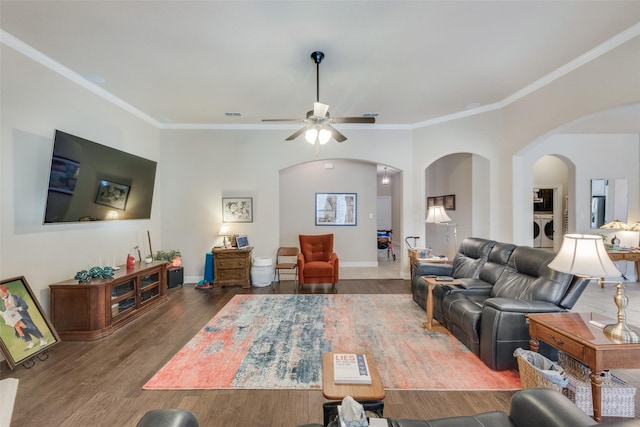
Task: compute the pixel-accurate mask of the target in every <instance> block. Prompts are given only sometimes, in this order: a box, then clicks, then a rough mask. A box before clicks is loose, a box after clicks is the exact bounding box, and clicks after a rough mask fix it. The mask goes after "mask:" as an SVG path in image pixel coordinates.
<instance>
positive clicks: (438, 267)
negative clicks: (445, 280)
mask: <svg viewBox="0 0 640 427" xmlns="http://www.w3.org/2000/svg"><path fill="white" fill-rule="evenodd" d="M452 272H453V266H452V265H451V264H436V263H429V262H418V263H416V264H415V265H414V266H413V277H420V276H429V275H433V276H451V273H452Z"/></svg>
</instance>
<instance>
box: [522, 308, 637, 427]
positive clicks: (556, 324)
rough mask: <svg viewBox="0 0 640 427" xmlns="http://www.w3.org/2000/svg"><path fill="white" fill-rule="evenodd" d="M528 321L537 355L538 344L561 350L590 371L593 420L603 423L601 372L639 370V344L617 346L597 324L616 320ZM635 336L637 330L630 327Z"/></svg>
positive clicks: (579, 316)
mask: <svg viewBox="0 0 640 427" xmlns="http://www.w3.org/2000/svg"><path fill="white" fill-rule="evenodd" d="M527 318H528V319H529V335H530V336H531V340H530V341H529V344H530V346H531V350H532V351H535V352H537V351H538V347H539V341H544V342H546V343H547V344H549V345H551V346H552V347H554V348H557V349H558V350H561V351H563V352H565V353H567V354H568V355H570V356H571V357H573V358H574V359H576V360H577V361H579V362H581V363H584V364H585V365H587V366H588V367H589V369H591V374H590V375H589V377H590V378H591V396H592V398H593V419H594V420H596V421H597V422H600V421H601V420H602V377H601V374H602V371H605V370H608V369H636V368H640V343H636V344H633V343H617V342H614V341H612V340H611V339H610V338H608V337H607V336H605V335H604V333H603V331H602V328H600V327H598V326H595V325H593V324H592V323H590V321H595V322H599V323H600V324H604V325H607V324H611V323H615V320H613V319H610V318H608V317H605V316H602V315H599V314H597V313H567V312H562V313H537V314H529V315H527ZM631 328H632V329H634V330H635V331H637V332H640V329H638V328H635V327H631Z"/></svg>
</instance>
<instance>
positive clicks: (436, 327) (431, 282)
mask: <svg viewBox="0 0 640 427" xmlns="http://www.w3.org/2000/svg"><path fill="white" fill-rule="evenodd" d="M422 280H424V281H425V282H426V283H427V301H426V304H425V306H426V307H427V320H426V322H424V323H423V324H422V325H423V326H424V327H425V328H426V329H428V330H430V331H433V332H437V331H446V330H447V328H445V327H444V326H443V325H441V324H440V322H438V321H437V320H434V319H433V288H434V287H435V286H436V285H460V284H461V283H460V282H459V281H457V280H455V279H454V280H449V281H446V282H445V281H441V280H437V277H428V276H422Z"/></svg>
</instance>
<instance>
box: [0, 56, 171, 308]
mask: <svg viewBox="0 0 640 427" xmlns="http://www.w3.org/2000/svg"><path fill="white" fill-rule="evenodd" d="M0 49H1V50H0V55H1V56H2V69H1V74H2V75H1V78H2V86H1V91H2V100H1V102H2V105H1V111H2V116H1V134H0V136H1V146H0V162H1V163H0V167H1V170H0V177H1V179H0V200H1V202H0V203H1V204H2V205H1V208H0V215H1V216H0V278H2V279H8V278H11V277H15V276H25V277H26V279H27V281H28V283H29V285H30V286H31V288H32V290H33V292H34V293H35V295H36V297H37V298H38V300H39V301H40V303H41V305H42V306H43V308H44V309H45V311H47V312H48V310H49V291H48V285H49V284H51V283H55V282H58V281H61V280H67V279H71V278H73V276H74V275H75V274H76V272H78V271H80V270H83V269H88V268H90V267H94V266H96V265H98V264H99V262H100V260H102V261H103V263H106V262H107V259H113V257H116V259H117V263H118V264H123V263H124V261H125V258H126V255H127V254H128V253H129V252H130V251H131V250H132V248H133V247H134V246H136V245H145V247H146V241H147V239H146V232H147V230H149V231H150V233H151V235H152V237H153V239H154V240H155V242H156V243H158V244H160V242H161V235H160V206H161V204H162V194H161V191H160V189H159V188H158V186H156V188H155V192H154V200H153V208H152V212H151V219H150V220H138V221H122V222H104V223H95V222H90V223H82V224H47V225H43V219H44V207H45V199H46V195H47V188H48V182H49V165H50V160H51V153H52V151H53V135H54V129H60V130H63V131H65V132H68V133H71V134H74V135H77V136H81V137H83V138H86V139H90V140H93V141H96V142H99V143H101V144H104V145H108V146H110V147H114V148H118V149H120V150H123V151H127V152H130V153H133V154H136V155H139V156H142V157H146V158H148V159H151V160H156V161H157V160H159V157H160V156H159V153H160V150H159V145H158V137H159V131H158V129H156V128H154V127H152V126H150V125H149V124H147V123H145V122H143V121H141V120H140V119H137V118H135V117H132V115H131V114H129V113H127V112H125V111H123V110H121V109H120V108H117V107H115V106H114V105H113V104H111V103H109V102H106V101H104V100H102V99H101V98H98V97H96V96H95V95H92V94H91V93H89V92H88V91H86V90H84V89H82V88H80V87H78V86H77V85H75V84H73V83H71V82H70V81H69V80H67V79H65V78H62V77H60V76H59V75H57V74H54V73H52V72H51V71H49V70H48V69H46V68H44V67H42V66H41V65H38V64H37V63H35V62H33V61H32V60H30V59H27V58H25V57H24V56H22V55H21V54H19V53H17V52H15V51H14V50H12V49H10V48H8V47H6V46H5V45H2V46H1V47H0ZM163 167H164V166H163V164H162V163H160V164H159V165H158V170H159V171H162V169H163ZM159 173H160V172H159Z"/></svg>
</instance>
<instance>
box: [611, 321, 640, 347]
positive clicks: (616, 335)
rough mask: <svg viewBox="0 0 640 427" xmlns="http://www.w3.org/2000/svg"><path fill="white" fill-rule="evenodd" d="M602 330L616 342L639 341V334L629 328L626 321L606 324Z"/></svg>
mask: <svg viewBox="0 0 640 427" xmlns="http://www.w3.org/2000/svg"><path fill="white" fill-rule="evenodd" d="M603 332H604V334H605V335H606V336H608V337H609V338H611V340H613V341H616V342H630V343H637V342H640V335H638V333H637V332H636V331H632V330H631V329H629V327H628V326H627V324H626V323H621V322H618V323H616V324H613V325H607V326H605V327H604V329H603Z"/></svg>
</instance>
